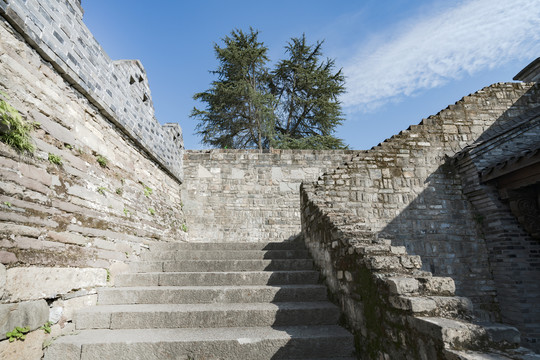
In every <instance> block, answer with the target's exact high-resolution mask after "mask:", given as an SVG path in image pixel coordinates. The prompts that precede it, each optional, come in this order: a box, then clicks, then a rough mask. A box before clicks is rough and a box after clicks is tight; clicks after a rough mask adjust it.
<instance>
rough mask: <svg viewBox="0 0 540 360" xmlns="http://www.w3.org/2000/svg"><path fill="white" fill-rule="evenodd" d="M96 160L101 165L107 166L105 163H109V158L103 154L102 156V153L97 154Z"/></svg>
mask: <svg viewBox="0 0 540 360" xmlns="http://www.w3.org/2000/svg"><path fill="white" fill-rule="evenodd" d="M96 160H97V162H98V164H99V166H101V167H107V164H108V163H109V160H108V159H107V158H106V157H105V156H102V155H97V156H96Z"/></svg>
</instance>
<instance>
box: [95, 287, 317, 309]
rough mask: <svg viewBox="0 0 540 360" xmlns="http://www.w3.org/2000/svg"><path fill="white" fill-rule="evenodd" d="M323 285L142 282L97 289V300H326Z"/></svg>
mask: <svg viewBox="0 0 540 360" xmlns="http://www.w3.org/2000/svg"><path fill="white" fill-rule="evenodd" d="M324 300H326V287H325V286H322V285H280V286H263V285H250V286H140V287H123V288H101V289H98V304H100V305H115V304H204V303H218V302H220V303H248V302H289V301H324Z"/></svg>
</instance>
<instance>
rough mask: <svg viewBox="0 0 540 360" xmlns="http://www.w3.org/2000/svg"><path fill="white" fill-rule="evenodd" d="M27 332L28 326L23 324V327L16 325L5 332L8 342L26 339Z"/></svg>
mask: <svg viewBox="0 0 540 360" xmlns="http://www.w3.org/2000/svg"><path fill="white" fill-rule="evenodd" d="M29 332H30V328H29V327H28V326H25V327H19V326H16V327H15V329H13V330H11V331H9V332H7V333H6V337H7V338H8V339H9V342H14V341H15V340H22V341H24V339H26V334H27V333H29Z"/></svg>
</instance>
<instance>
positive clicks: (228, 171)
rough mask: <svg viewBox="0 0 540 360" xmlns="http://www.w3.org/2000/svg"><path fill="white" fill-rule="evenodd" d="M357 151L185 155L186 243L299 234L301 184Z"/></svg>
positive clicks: (274, 238)
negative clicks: (188, 240) (187, 234)
mask: <svg viewBox="0 0 540 360" xmlns="http://www.w3.org/2000/svg"><path fill="white" fill-rule="evenodd" d="M355 153H358V152H357V151H351V150H342V151H311V150H300V151H292V150H272V151H269V152H264V153H261V152H258V151H256V150H202V151H192V150H188V151H186V152H185V154H184V166H185V170H184V173H185V184H184V190H183V193H182V200H183V202H184V211H185V213H186V217H187V226H188V232H189V238H190V241H217V242H235V241H283V240H289V239H292V238H294V237H296V236H298V235H299V234H300V231H301V229H300V206H299V198H298V192H299V188H300V184H301V183H302V182H303V181H314V180H315V179H317V177H318V176H319V175H321V174H322V173H324V172H325V171H327V170H328V169H331V168H333V167H336V166H337V165H338V164H340V163H342V162H343V161H346V160H348V159H350V158H351V157H352V156H353V154H355Z"/></svg>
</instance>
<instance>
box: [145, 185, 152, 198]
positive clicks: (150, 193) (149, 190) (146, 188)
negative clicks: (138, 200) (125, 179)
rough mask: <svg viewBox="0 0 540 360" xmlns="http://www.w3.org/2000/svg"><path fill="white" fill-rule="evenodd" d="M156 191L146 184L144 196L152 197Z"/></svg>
mask: <svg viewBox="0 0 540 360" xmlns="http://www.w3.org/2000/svg"><path fill="white" fill-rule="evenodd" d="M153 192H154V191H153V190H152V189H150V188H149V187H148V186H146V185H144V196H146V197H150V195H152V193H153Z"/></svg>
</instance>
